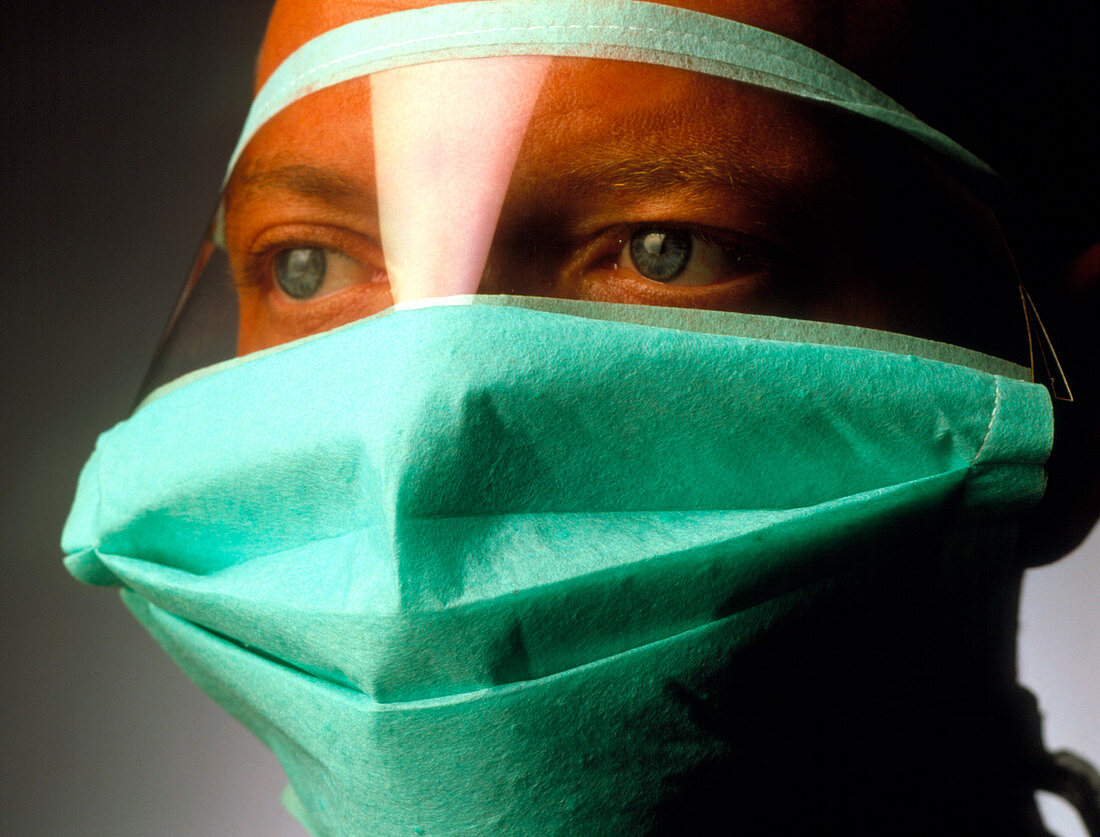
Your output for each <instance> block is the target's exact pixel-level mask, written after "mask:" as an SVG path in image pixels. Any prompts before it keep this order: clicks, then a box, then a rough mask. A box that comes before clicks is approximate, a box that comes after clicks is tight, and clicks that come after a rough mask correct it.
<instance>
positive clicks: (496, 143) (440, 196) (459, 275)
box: [371, 56, 550, 302]
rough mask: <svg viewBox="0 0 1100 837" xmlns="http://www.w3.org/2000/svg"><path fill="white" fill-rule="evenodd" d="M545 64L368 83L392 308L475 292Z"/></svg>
mask: <svg viewBox="0 0 1100 837" xmlns="http://www.w3.org/2000/svg"><path fill="white" fill-rule="evenodd" d="M549 61H550V59H549V58H546V57H537V56H535V57H533V56H512V57H497V58H479V59H456V60H449V61H440V62H435V63H430V64H422V65H418V66H411V67H401V68H398V69H394V70H387V71H385V72H382V73H379V74H377V75H375V76H372V77H371V100H372V117H373V120H372V121H373V125H374V144H375V161H376V166H377V183H378V213H379V223H380V227H381V235H382V248H383V251H384V252H385V254H386V256H385V257H386V270H387V273H388V274H389V280H390V286H391V288H392V290H393V296H394V301H395V302H407V301H410V300H416V299H425V298H430V297H437V296H447V295H453V294H470V293H475V292H476V291H477V289H478V286H479V284H480V281H481V277H482V274H483V272H484V270H485V264H486V261H487V258H488V254H489V247H490V245H491V243H492V240H493V234H494V232H495V230H496V227H497V222H498V220H499V218H500V211H501V206H502V205H503V203H504V195H505V192H506V191H507V189H508V184H509V181H510V180H511V176H512V169H513V168H514V166H515V161H516V157H517V155H518V153H519V148H520V144H521V143H522V141H523V137H524V134H525V133H526V130H527V123H528V121H529V119H530V116H531V111H532V109H533V108H534V104H535V100H536V98H537V96H538V92H539V89H540V88H541V86H542V82H543V78H544V76H545V74H546V69H547V67H548V66H549Z"/></svg>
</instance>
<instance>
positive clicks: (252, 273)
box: [231, 224, 385, 287]
mask: <svg viewBox="0 0 1100 837" xmlns="http://www.w3.org/2000/svg"><path fill="white" fill-rule="evenodd" d="M299 247H300V248H317V249H319V250H324V251H325V252H326V253H330V254H338V255H340V256H342V257H344V258H348V259H351V260H352V261H354V262H356V263H357V264H358V265H360V266H361V267H362V268H363V269H364V270H378V271H383V270H384V269H385V263H384V261H383V258H382V248H381V246H380V245H379V244H378V243H377V242H376V241H374V239H373V238H371V237H370V236H367V235H364V234H363V233H360V232H356V231H355V230H351V229H348V228H346V227H337V226H330V225H322V224H280V225H278V226H274V227H269V228H267V229H265V230H263V231H262V232H260V233H259V234H257V235H256V237H255V238H254V240H253V241H252V242H251V243H250V244H249V246H248V248H247V250H245V251H244V252H243V253H241V257H242V261H241V263H240V265H241V266H240V270H239V271H237V270H234V281H235V283H236V284H237V285H239V286H245V287H256V286H259V285H261V284H263V283H264V282H265V281H266V279H267V278H268V277H267V276H266V275H265V274H267V272H268V270H269V268H270V267H271V262H272V260H273V259H274V257H275V256H276V255H277V254H278V253H279V252H281V251H284V250H291V249H294V248H299ZM231 258H232V254H231ZM234 261H235V260H234Z"/></svg>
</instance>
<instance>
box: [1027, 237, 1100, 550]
mask: <svg viewBox="0 0 1100 837" xmlns="http://www.w3.org/2000/svg"><path fill="white" fill-rule="evenodd" d="M1059 290H1060V294H1059V298H1057V299H1050V300H1044V307H1048V306H1049V309H1050V314H1049V315H1047V313H1046V312H1044V316H1049V321H1048V324H1047V325H1048V328H1049V329H1050V334H1051V339H1052V340H1053V341H1054V344H1055V348H1056V350H1057V351H1058V357H1059V360H1060V361H1061V363H1062V366H1063V368H1064V369H1065V372H1066V377H1067V378H1068V379H1069V383H1070V387H1071V388H1072V389H1073V398H1074V400H1073V401H1072V402H1068V403H1067V402H1061V401H1056V402H1055V406H1054V450H1053V452H1052V454H1051V458H1050V462H1049V463H1048V465H1047V474H1048V480H1049V481H1048V484H1047V490H1046V494H1045V495H1044V496H1043V499H1042V501H1041V502H1040V503H1039V505H1038V506H1037V507H1036V509H1035V511H1034V512H1033V513H1032V514H1031V515H1030V516H1029V519H1028V520H1027V522H1026V525H1025V530H1024V533H1023V535H1024V541H1023V544H1022V546H1023V553H1022V555H1023V557H1024V559H1025V561H1026V562H1027V564H1028V565H1030V566H1038V565H1040V564H1047V563H1050V562H1051V561H1056V560H1057V559H1058V558H1061V557H1062V556H1063V555H1065V554H1066V553H1067V552H1070V551H1071V550H1073V549H1074V548H1075V547H1077V545H1078V544H1080V543H1081V541H1083V540H1084V539H1085V536H1086V535H1088V533H1089V530H1090V529H1092V527H1093V525H1094V524H1095V523H1096V519H1097V516H1098V515H1100V351H1098V349H1097V346H1098V344H1100V334H1098V333H1097V326H1098V324H1100V318H1098V314H1100V243H1098V244H1094V245H1092V246H1091V247H1089V248H1088V249H1087V250H1085V252H1084V253H1082V254H1081V255H1080V256H1078V257H1077V258H1076V259H1074V260H1073V262H1071V263H1070V265H1069V267H1068V269H1067V270H1066V272H1065V276H1064V279H1063V281H1062V283H1061V287H1060V289H1059Z"/></svg>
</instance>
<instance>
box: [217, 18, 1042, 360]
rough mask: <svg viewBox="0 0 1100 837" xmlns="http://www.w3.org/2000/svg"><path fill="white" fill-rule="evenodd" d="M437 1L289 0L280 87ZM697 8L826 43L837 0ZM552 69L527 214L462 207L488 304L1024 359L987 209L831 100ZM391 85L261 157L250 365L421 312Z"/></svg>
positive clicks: (251, 251) (244, 168) (243, 240)
mask: <svg viewBox="0 0 1100 837" xmlns="http://www.w3.org/2000/svg"><path fill="white" fill-rule="evenodd" d="M422 5H429V4H427V3H422V2H420V3H417V2H404V3H397V2H390V3H383V2H370V3H357V2H344V3H325V4H315V3H308V2H304V0H289V2H282V3H280V4H279V5H278V6H277V8H276V11H275V13H274V15H273V19H272V24H271V28H270V30H269V33H268V37H267V39H266V41H265V47H264V51H263V54H262V56H261V62H260V74H259V75H260V80H261V81H262V80H263V79H264V78H265V77H266V75H268V74H270V73H271V72H272V71H273V69H274V67H275V66H277V64H278V62H279V61H281V60H282V58H283V57H285V55H286V54H289V52H290V51H292V50H293V49H294V48H296V47H297V46H299V45H301V43H303V42H305V41H306V40H309V39H310V38H312V37H314V36H316V35H317V34H320V33H321V32H323V31H325V30H327V29H329V28H331V27H332V26H334V25H338V24H339V23H342V22H347V21H349V20H352V19H356V18H359V17H363V16H366V15H374V14H381V13H385V12H390V11H396V10H399V9H403V8H411V7H415V6H422ZM677 5H684V6H690V7H692V8H696V9H698V10H701V11H706V12H710V13H719V14H724V15H726V16H729V17H734V18H737V19H739V20H743V21H745V22H749V23H752V24H756V25H762V26H765V27H766V28H769V29H772V30H773V31H777V32H780V33H782V34H787V35H791V36H794V37H800V38H801V39H802V40H804V41H808V42H811V43H812V42H813V41H814V40H815V38H818V39H820V38H821V37H822V36H821V35H820V34H819V33H820V29H821V26H820V20H819V18H820V17H821V15H822V14H823V13H824V12H825V11H827V10H828V7H829V6H830V5H831V4H829V3H814V4H809V5H806V4H797V5H796V4H794V3H778V4H765V5H767V6H768V8H767V9H759V8H755V7H759V6H760V5H761V4H741V3H734V2H694V3H680V4H677ZM742 6H744V8H742ZM848 28H849V29H851V30H853V31H857V30H859V28H860V25H859V23H858V21H856V22H854V23H852V22H850V25H849V27H848ZM849 40H850V39H849ZM834 41H836V43H833V44H832V46H833V48H834V50H835V51H838V52H844V51H845V49H847V47H846V46H844V42H845V39H844V38H843V37H839V36H837V37H836V38H834ZM817 45H818V46H821V44H817ZM825 45H826V46H829V45H830V44H828V43H827V44H825ZM864 51H865V52H866V51H867V50H866V49H864ZM520 66H521V72H525V71H524V70H522V65H520ZM532 72H535V71H532ZM537 72H538V73H539V75H538V82H537V84H538V90H537V97H536V98H535V100H534V104H533V108H532V110H531V111H530V114H529V118H527V119H525V121H524V127H523V132H522V138H521V139H520V140H519V141H518V151H517V152H516V156H515V157H514V164H513V163H511V162H510V161H509V163H508V166H507V169H508V182H507V189H506V191H505V193H504V196H503V205H502V206H501V205H499V204H498V205H495V206H480V205H478V204H477V202H476V201H472V205H471V206H470V207H465V206H464V207H461V211H460V212H459V213H458V214H459V215H460V216H461V218H462V219H463V220H465V219H466V218H467V217H468V216H469V215H476V214H478V213H483V214H484V213H491V215H492V217H491V218H489V219H488V222H489V224H490V226H491V227H492V231H493V235H492V242H491V248H490V249H489V255H488V258H487V260H486V263H485V266H484V270H483V271H481V279H480V285H479V287H478V290H479V292H490V293H513V294H531V295H539V296H551V297H566V298H573V299H593V300H600V301H611V302H624V303H635V304H648V305H665V306H678V307H688V308H708V309H716V310H730V311H745V312H750V313H765V314H776V315H781V316H791V317H799V318H804V319H812V320H821V321H827V322H843V323H850V324H855V325H862V326H870V327H877V328H884V329H888V330H892V331H898V332H902V333H908V334H915V335H918V336H927V337H933V338H937V339H944V340H948V341H950V342H955V343H959V344H962V345H966V346H970V347H973V348H978V349H982V350H985V351H989V352H991V353H995V354H999V355H1002V356H1015V358H1016V359H1018V352H1017V351H1016V349H1017V348H1022V346H1018V344H1021V343H1022V338H1023V332H1022V329H1021V328H1020V327H1019V316H1018V314H1017V313H1016V310H1015V308H1014V306H1015V300H1014V296H1013V292H1014V285H1013V283H1012V281H1011V278H1010V273H1009V272H1008V264H1007V261H1006V260H1005V258H1004V254H1003V252H1002V251H1001V249H1000V248H999V246H998V244H997V242H996V239H995V236H994V235H993V234H992V233H991V231H990V228H989V225H988V222H987V219H986V216H985V214H984V212H983V211H982V210H981V209H980V208H979V207H978V205H977V204H976V202H974V201H972V200H971V199H970V198H969V196H968V195H967V193H966V192H965V191H964V190H962V189H961V188H960V187H958V186H957V185H956V184H955V183H954V182H953V181H951V180H950V179H949V178H948V177H947V176H945V175H943V174H942V173H941V172H940V171H939V169H938V168H937V167H936V166H935V165H933V164H932V163H930V162H928V161H927V160H925V159H924V158H923V157H922V156H921V155H920V154H919V153H918V152H916V151H915V150H913V149H912V148H910V147H908V146H906V145H904V144H903V143H901V142H900V141H897V140H895V139H893V138H887V137H884V136H880V135H879V134H877V133H876V132H875V130H874V129H872V128H870V127H869V126H867V125H865V124H860V123H859V122H858V121H856V120H854V119H849V118H845V117H841V116H838V115H836V114H833V113H830V112H828V111H826V110H825V109H824V108H821V107H819V106H815V105H813V104H811V103H808V102H805V101H802V100H796V99H793V98H790V97H786V96H783V95H782V94H778V93H775V92H772V91H768V90H764V89H760V88H754V87H750V86H747V85H743V84H738V83H735V82H730V81H725V80H721V79H715V78H711V77H707V76H703V75H699V74H694V73H688V72H684V71H680V70H674V69H669V68H663V67H655V66H649V65H640V64H627V63H623V62H611V61H603V60H590V59H553V60H549V61H545V62H544V63H543V64H542V65H541V67H540V68H539V69H538V70H537ZM475 75H476V73H475ZM378 87H379V85H377V83H374V84H372V80H371V79H369V78H361V79H356V80H353V81H349V82H345V83H343V84H340V85H337V86H334V87H330V88H326V89H323V90H321V91H319V92H317V93H314V94H312V95H311V96H309V97H307V98H305V99H302V100H300V101H298V102H296V103H295V104H293V105H291V106H290V107H288V108H286V109H285V110H284V111H283V112H281V113H280V114H279V115H277V116H276V117H275V118H274V119H272V120H271V121H270V122H269V123H268V124H267V125H266V126H264V128H262V129H261V130H260V132H259V133H258V134H257V135H256V137H255V139H254V140H253V141H252V143H251V144H250V145H249V147H248V149H247V150H246V152H245V154H244V156H243V157H242V159H241V162H240V163H239V164H238V166H237V169H236V172H235V174H234V177H233V178H232V179H231V182H230V186H229V191H228V193H227V201H226V237H227V243H228V249H229V253H230V259H231V263H232V267H233V273H234V276H235V279H236V281H237V285H238V293H239V299H240V302H241V321H240V335H239V351H240V352H241V353H246V352H250V351H254V350H256V349H260V348H265V347H267V346H271V345H276V344H279V343H283V342H286V341H289V340H293V339H296V338H298V337H302V336H305V335H307V334H311V333H315V332H318V331H323V330H326V329H329V328H332V327H335V326H337V325H341V324H343V323H347V322H350V321H353V320H356V319H360V318H362V317H364V316H368V315H370V314H372V313H376V312H378V311H380V310H382V309H384V308H386V307H388V306H389V305H391V304H392V303H393V302H394V300H395V299H397V300H401V299H403V298H407V289H406V287H405V286H404V285H403V284H402V281H403V280H402V279H401V278H400V275H399V271H397V270H395V269H394V268H395V265H394V264H393V259H394V258H395V256H394V254H393V253H391V252H386V248H384V247H383V238H384V237H385V236H384V235H383V231H382V229H381V227H382V224H381V223H380V218H379V201H380V196H379V191H380V190H379V182H380V177H379V171H378V166H379V159H380V158H381V157H383V156H385V157H386V159H390V160H392V159H393V158H394V155H393V153H392V149H384V148H380V146H379V140H378V136H379V132H378V131H376V128H377V126H376V125H375V124H374V119H373V114H372V108H376V107H377V104H378V103H377V102H376V101H374V100H375V99H377V98H378V90H377V89H376V88H378ZM411 90H412V91H413V92H410V93H409V94H408V95H407V97H406V99H407V101H408V104H409V116H408V118H409V119H413V118H414V115H415V114H422V113H423V112H425V111H426V112H429V113H430V112H432V108H433V106H432V104H431V102H430V99H431V97H432V96H433V90H432V89H431V87H430V86H425V87H424V88H423V90H422V91H420V92H416V90H415V88H411ZM372 93H373V95H372ZM476 93H477V91H475V96H476ZM475 101H476V99H475ZM388 112H391V113H392V111H388ZM389 118H392V117H389ZM443 139H444V145H445V141H446V139H447V137H446V136H444V137H443ZM440 154H441V155H442V156H445V155H446V148H445V147H444V148H442V149H441V152H440ZM398 159H400V155H398ZM391 165H392V164H391ZM383 174H385V172H383ZM441 193H446V192H445V190H441ZM447 194H449V195H450V197H449V198H448V200H451V201H456V202H457V201H461V200H462V197H461V195H459V197H458V198H457V200H456V198H455V197H454V191H453V190H451V192H449V193H447ZM431 197H432V196H428V199H429V200H430V199H431ZM482 220H484V219H482ZM462 235H464V233H463V232H462V231H456V229H455V228H454V225H450V226H448V228H447V229H416V230H408V231H406V238H408V237H409V236H411V237H412V238H413V240H414V242H415V244H414V246H415V247H418V248H436V249H438V250H440V253H439V257H438V258H436V259H435V260H434V262H433V263H434V264H437V265H444V266H445V265H446V264H447V258H446V257H447V253H448V249H447V248H448V247H453V248H455V251H456V252H457V249H458V247H459V245H460V244H461V242H459V243H458V244H456V243H455V242H453V241H451V240H450V239H449V238H448V236H457V237H459V238H461V236H462ZM440 272H444V271H440ZM445 278H446V277H439V276H428V277H420V278H419V280H418V281H419V283H420V286H423V284H424V283H425V282H426V283H427V284H429V285H430V284H431V283H432V282H433V281H436V280H437V279H438V280H440V283H441V284H440V290H439V293H440V294H442V293H444V292H445V291H443V290H442V288H443V287H444V286H445V284H446V283H445V282H444V281H443V280H444V279H445Z"/></svg>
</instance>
